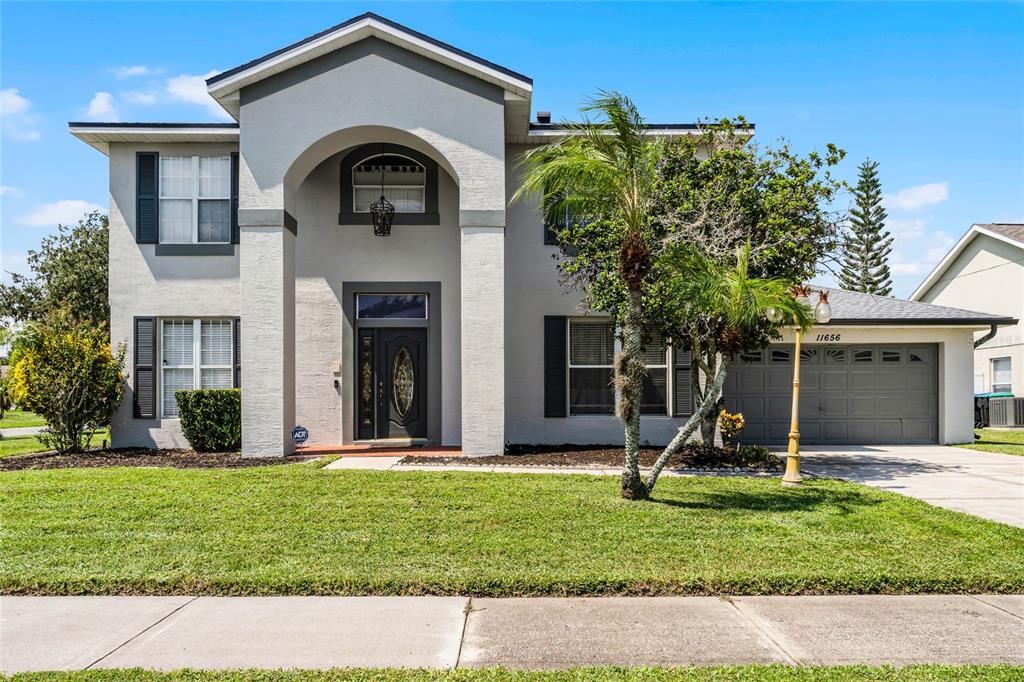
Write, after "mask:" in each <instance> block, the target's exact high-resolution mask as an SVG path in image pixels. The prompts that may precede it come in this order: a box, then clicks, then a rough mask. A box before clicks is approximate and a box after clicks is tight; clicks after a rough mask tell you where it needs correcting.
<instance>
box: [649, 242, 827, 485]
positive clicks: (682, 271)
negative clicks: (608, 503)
mask: <svg viewBox="0 0 1024 682" xmlns="http://www.w3.org/2000/svg"><path fill="white" fill-rule="evenodd" d="M664 257H665V258H666V259H667V263H668V265H669V268H668V269H669V271H670V272H671V273H672V282H671V286H670V287H669V289H670V291H671V292H672V295H673V298H674V299H675V300H676V301H677V302H679V304H680V305H681V306H682V308H683V310H682V317H683V318H688V319H692V320H697V319H702V320H703V321H705V322H707V321H709V320H710V321H711V325H710V326H711V327H712V328H713V329H714V330H715V334H716V337H717V338H716V339H715V341H716V345H717V347H718V350H719V352H720V353H721V361H720V362H719V364H718V369H717V372H716V373H715V375H714V377H713V378H711V385H710V386H709V387H707V388H705V390H704V398H703V400H702V402H701V404H700V405H698V406H697V409H696V411H694V413H693V414H692V415H691V416H690V418H689V419H688V420H687V422H686V424H685V425H684V426H683V427H682V428H680V429H679V432H678V433H677V434H676V435H675V437H674V438H673V439H672V442H670V443H669V444H668V446H667V447H666V448H665V450H664V451H663V452H662V453H661V455H660V456H659V457H658V461H657V462H656V463H655V465H654V467H653V468H652V469H651V472H650V474H649V475H648V477H647V480H646V481H645V483H644V487H645V490H646V493H647V494H650V493H651V491H653V490H654V486H655V484H656V483H657V482H658V475H659V474H661V470H662V469H663V468H664V467H665V464H666V463H667V462H668V460H669V459H670V458H671V457H672V455H674V454H675V453H676V452H677V451H678V450H679V448H681V447H682V446H683V444H684V443H686V441H687V440H689V438H690V436H691V435H692V434H693V432H694V431H695V430H696V428H697V426H698V425H699V424H700V423H701V421H703V419H704V418H705V417H707V416H708V415H710V414H711V411H712V410H714V409H715V408H716V407H717V405H718V397H719V395H721V392H722V385H723V384H724V383H725V377H726V375H727V373H728V369H729V364H730V362H731V361H732V357H733V355H734V354H735V353H738V352H740V351H741V350H744V349H745V348H748V347H751V346H754V345H759V343H760V341H761V340H762V339H764V338H765V331H766V325H770V322H769V321H768V318H769V311H770V310H771V309H772V308H774V309H775V311H777V312H778V313H779V315H778V316H775V315H772V317H776V318H777V319H782V320H785V321H786V323H787V324H793V325H796V326H798V327H800V328H801V329H807V328H809V327H810V326H811V325H812V324H813V323H814V318H813V315H812V313H811V309H810V307H809V306H808V305H807V304H806V303H805V302H804V301H802V300H799V299H798V298H797V297H795V296H794V295H793V291H794V286H793V283H792V282H788V281H786V280H783V279H777V278H772V279H759V278H756V277H751V276H750V273H749V266H750V244H749V243H747V244H745V245H743V246H740V247H738V248H737V249H736V261H735V263H734V264H732V265H729V266H723V265H720V264H718V263H716V262H715V261H713V260H711V259H709V258H707V257H706V256H704V255H702V254H701V253H699V252H698V251H697V249H695V248H694V247H693V246H692V245H688V244H677V245H674V246H673V247H670V248H669V250H668V251H667V252H666V254H665V256H664ZM768 331H773V330H771V329H769V330H768ZM709 378H710V377H709Z"/></svg>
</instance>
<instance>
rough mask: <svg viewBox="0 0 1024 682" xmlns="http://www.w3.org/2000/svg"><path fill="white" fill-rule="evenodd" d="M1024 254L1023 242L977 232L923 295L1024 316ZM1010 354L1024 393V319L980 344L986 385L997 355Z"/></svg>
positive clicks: (977, 364)
mask: <svg viewBox="0 0 1024 682" xmlns="http://www.w3.org/2000/svg"><path fill="white" fill-rule="evenodd" d="M1022 258H1024V248H1020V247H1017V246H1013V245H1012V244H1008V243H1006V242H1004V241H1001V240H998V239H993V238H992V237H989V236H988V235H983V234H982V235H978V236H977V237H975V238H974V239H973V240H971V242H970V243H969V244H968V245H967V246H966V247H965V248H964V250H963V252H962V253H961V254H960V255H959V256H957V258H956V259H955V260H954V261H953V262H952V263H951V264H950V265H949V267H948V268H947V270H946V272H945V273H944V274H943V275H942V277H941V278H940V280H939V281H938V282H936V283H935V284H934V285H932V287H931V288H930V289H928V291H926V292H925V293H924V295H923V296H921V300H922V301H924V302H925V303H935V304H937V305H945V306H951V307H954V308H964V309H967V310H977V311H979V312H984V313H992V314H994V315H1005V316H1007V317H1013V318H1016V319H1018V320H1024V263H1021V262H1020V261H1021V259H1022ZM983 333H984V332H978V334H977V336H981V335H982V334H983ZM1006 357H1008V358H1011V360H1012V368H1013V375H1012V381H1013V391H1014V393H1015V394H1016V395H1024V321H1022V322H1018V323H1017V324H1016V325H1014V326H1011V327H1000V329H999V332H998V333H997V334H996V337H995V338H993V339H992V340H990V341H987V342H985V343H984V344H983V345H982V346H981V347H980V348H978V349H977V350H975V352H974V371H976V372H981V374H982V376H983V377H984V388H985V390H986V391H989V390H991V388H992V360H993V359H994V358H1006ZM971 390H972V391H973V383H972V389H971Z"/></svg>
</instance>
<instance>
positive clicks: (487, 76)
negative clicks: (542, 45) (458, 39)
mask: <svg viewBox="0 0 1024 682" xmlns="http://www.w3.org/2000/svg"><path fill="white" fill-rule="evenodd" d="M370 36H373V37H377V38H380V39H382V40H386V41H387V42H390V43H393V44H395V45H398V46H400V47H404V48H406V49H409V50H411V51H413V52H416V53H418V54H421V55H424V56H426V57H430V58H432V59H434V60H436V61H439V62H441V63H443V64H446V65H448V66H451V67H453V68H455V69H457V70H459V71H464V72H467V73H470V74H473V75H476V76H477V77H480V78H483V79H484V80H486V81H489V82H492V83H494V84H496V85H500V86H502V87H503V88H505V89H506V90H510V91H512V92H514V93H515V94H517V95H520V96H522V97H529V96H530V93H532V91H533V85H532V84H531V83H529V82H527V81H523V80H520V79H518V78H514V77H512V76H510V75H508V74H506V73H503V72H501V71H498V70H497V69H492V68H490V67H488V66H486V65H484V64H480V63H479V62H476V61H474V60H472V59H467V58H466V57H464V56H462V55H460V54H457V53H455V52H452V51H451V50H446V49H444V48H442V47H440V46H438V45H435V44H433V43H431V42H428V41H426V40H423V39H422V38H419V37H417V36H414V35H411V34H409V33H406V32H404V31H401V30H399V29H396V28H394V27H392V26H388V25H387V24H384V23H382V22H380V21H378V20H376V19H375V18H373V17H366V18H365V19H361V20H360V21H357V22H355V23H353V24H350V25H348V26H343V27H341V28H339V29H337V30H336V31H332V32H331V33H328V34H327V35H324V36H321V37H319V38H317V39H316V40H311V41H310V42H308V43H304V44H302V45H298V46H296V47H295V48H293V49H291V50H288V51H286V52H282V53H281V54H279V55H277V56H275V57H272V58H270V59H267V60H266V61H263V62H260V63H259V64H254V65H253V66H252V67H250V68H248V69H245V70H243V71H240V72H238V73H236V74H233V75H232V76H230V77H229V78H225V79H224V80H222V81H218V82H216V83H213V84H212V85H210V86H209V87H208V88H207V90H208V91H209V93H210V95H211V96H213V97H214V98H215V99H217V100H220V99H223V98H224V97H226V96H227V95H230V94H231V93H233V92H236V91H238V90H240V89H241V88H243V87H244V86H246V85H250V84H252V83H255V82H257V81H260V80H263V79H264V78H267V77H269V76H272V75H274V74H277V73H281V72H282V71H286V70H288V69H290V68H292V67H294V66H298V65H299V64H302V63H304V62H308V61H311V60H312V59H315V58H316V57H319V56H320V55H323V54H327V53H328V52H333V51H334V50H337V49H339V48H342V47H345V46H346V45H351V44H353V43H356V42H358V41H360V40H363V39H364V38H368V37H370Z"/></svg>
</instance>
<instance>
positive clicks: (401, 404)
mask: <svg viewBox="0 0 1024 682" xmlns="http://www.w3.org/2000/svg"><path fill="white" fill-rule="evenodd" d="M415 382H416V375H415V368H414V367H413V362H412V355H411V354H410V353H409V349H408V348H406V346H405V345H404V344H403V345H401V346H399V347H398V350H397V351H396V352H395V358H394V360H392V362H391V390H392V391H393V392H394V403H395V410H396V411H397V412H398V416H399V417H400V418H402V419H405V418H406V417H408V416H409V410H411V409H412V398H413V394H414V388H415Z"/></svg>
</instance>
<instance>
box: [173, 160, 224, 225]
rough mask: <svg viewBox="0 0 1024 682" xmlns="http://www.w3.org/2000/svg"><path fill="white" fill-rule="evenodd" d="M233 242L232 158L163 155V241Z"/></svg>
mask: <svg viewBox="0 0 1024 682" xmlns="http://www.w3.org/2000/svg"><path fill="white" fill-rule="evenodd" d="M230 241H231V157H230V156H164V155H161V156H160V243H161V244H227V243H229V242H230Z"/></svg>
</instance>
